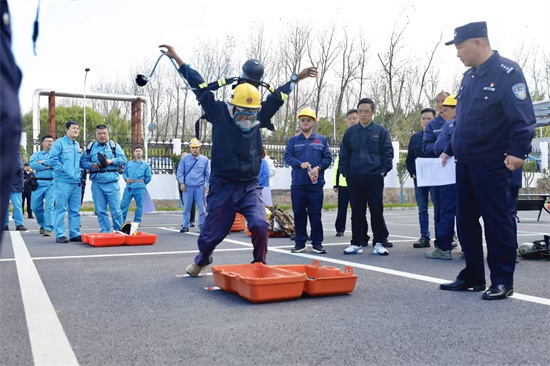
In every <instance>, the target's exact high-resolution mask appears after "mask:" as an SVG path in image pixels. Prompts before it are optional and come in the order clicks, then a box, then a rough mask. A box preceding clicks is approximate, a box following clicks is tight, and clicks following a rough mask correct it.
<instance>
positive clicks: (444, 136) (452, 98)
mask: <svg viewBox="0 0 550 366" xmlns="http://www.w3.org/2000/svg"><path fill="white" fill-rule="evenodd" d="M442 115H443V118H444V119H445V121H446V122H445V123H444V124H443V127H441V132H440V133H439V136H437V140H436V142H435V143H434V144H433V149H434V150H433V152H434V154H435V155H436V156H440V155H441V154H442V153H443V152H444V151H445V149H446V147H447V145H448V144H449V143H450V141H451V136H452V133H453V129H454V123H455V117H456V95H455V94H451V95H449V96H448V97H447V98H446V99H445V101H444V102H443V114H442ZM435 188H436V192H437V193H436V195H435V200H434V202H436V203H437V207H438V208H439V220H436V222H435V242H434V246H435V249H434V250H433V251H432V252H428V253H426V258H428V259H444V260H451V259H453V258H452V256H451V250H452V249H453V236H454V228H455V216H456V184H454V183H453V184H446V185H442V186H437V187H435Z"/></svg>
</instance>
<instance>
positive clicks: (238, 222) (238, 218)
mask: <svg viewBox="0 0 550 366" xmlns="http://www.w3.org/2000/svg"><path fill="white" fill-rule="evenodd" d="M245 228H246V219H245V218H244V216H243V215H241V214H240V213H238V212H237V213H235V221H233V225H231V232H235V231H244V229H245Z"/></svg>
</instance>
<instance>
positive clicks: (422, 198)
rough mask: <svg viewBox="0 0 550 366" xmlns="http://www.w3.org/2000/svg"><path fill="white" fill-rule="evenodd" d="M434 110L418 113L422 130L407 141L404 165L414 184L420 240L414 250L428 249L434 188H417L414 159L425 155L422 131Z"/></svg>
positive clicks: (433, 114) (432, 116)
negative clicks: (429, 209) (430, 209)
mask: <svg viewBox="0 0 550 366" xmlns="http://www.w3.org/2000/svg"><path fill="white" fill-rule="evenodd" d="M435 113H436V112H435V110H434V109H432V108H424V109H422V111H421V112H420V123H421V125H422V130H420V131H419V132H417V133H415V134H413V135H412V136H411V139H410V140H409V148H408V152H407V159H406V160H405V165H406V166H407V171H408V172H409V175H410V176H411V178H412V179H413V182H414V195H415V198H416V205H417V206H418V222H419V224H420V238H419V239H418V240H417V241H416V242H415V243H414V244H413V247H414V248H429V247H430V240H431V239H430V214H429V212H428V204H429V196H430V195H431V196H432V202H433V200H434V195H435V190H434V187H418V185H417V183H416V163H415V161H416V159H417V158H424V157H426V154H425V153H424V151H422V140H423V137H424V131H425V130H426V127H427V126H428V123H430V121H431V120H433V119H434V118H435Z"/></svg>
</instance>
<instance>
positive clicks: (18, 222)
mask: <svg viewBox="0 0 550 366" xmlns="http://www.w3.org/2000/svg"><path fill="white" fill-rule="evenodd" d="M16 161H17V167H16V170H15V172H14V173H13V174H12V176H11V177H10V179H9V181H10V183H11V186H10V187H9V188H10V191H9V192H10V196H9V199H10V201H11V205H12V206H13V221H14V222H15V229H16V230H20V231H27V228H26V227H25V225H24V222H23V206H22V204H21V201H22V195H23V158H22V157H21V154H20V153H19V154H17V159H16ZM8 210H9V206H8V208H7V209H6V217H5V219H4V231H7V230H9V224H10V217H9V211H8Z"/></svg>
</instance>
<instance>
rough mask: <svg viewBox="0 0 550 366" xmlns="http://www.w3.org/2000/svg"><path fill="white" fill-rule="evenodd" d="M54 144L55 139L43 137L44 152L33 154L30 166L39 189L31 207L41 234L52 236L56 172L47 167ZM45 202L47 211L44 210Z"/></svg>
mask: <svg viewBox="0 0 550 366" xmlns="http://www.w3.org/2000/svg"><path fill="white" fill-rule="evenodd" d="M52 144H53V137H52V136H50V135H46V136H44V137H42V147H43V148H44V150H41V151H37V152H35V153H34V154H32V156H31V159H30V161H29V165H30V167H31V168H32V169H34V172H35V173H34V176H35V178H36V180H37V184H38V188H36V190H35V191H34V192H33V193H32V199H31V206H32V210H33V211H34V214H35V215H36V222H37V223H38V226H40V231H39V233H40V234H43V235H44V236H51V235H52V232H53V207H54V203H55V195H54V184H53V178H54V172H53V169H52V167H51V166H49V165H47V164H46V163H47V161H48V159H49V157H50V148H51V146H52ZM44 201H45V203H46V209H44Z"/></svg>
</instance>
